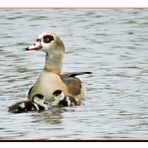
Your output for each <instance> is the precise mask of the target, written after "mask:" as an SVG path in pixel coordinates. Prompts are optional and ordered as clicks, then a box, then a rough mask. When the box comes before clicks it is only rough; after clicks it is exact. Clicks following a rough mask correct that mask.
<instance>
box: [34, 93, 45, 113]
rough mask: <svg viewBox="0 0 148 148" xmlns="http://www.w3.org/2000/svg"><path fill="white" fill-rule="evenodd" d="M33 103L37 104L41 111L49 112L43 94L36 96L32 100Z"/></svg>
mask: <svg viewBox="0 0 148 148" xmlns="http://www.w3.org/2000/svg"><path fill="white" fill-rule="evenodd" d="M32 102H33V103H34V104H36V105H37V106H38V108H39V111H40V110H47V109H48V107H47V104H46V102H45V97H44V96H43V95H42V94H36V95H34V96H33V98H32Z"/></svg>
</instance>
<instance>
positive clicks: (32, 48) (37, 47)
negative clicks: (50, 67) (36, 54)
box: [26, 41, 42, 50]
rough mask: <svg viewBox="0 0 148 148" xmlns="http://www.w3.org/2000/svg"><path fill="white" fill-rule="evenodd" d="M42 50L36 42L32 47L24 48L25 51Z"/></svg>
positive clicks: (39, 43)
mask: <svg viewBox="0 0 148 148" xmlns="http://www.w3.org/2000/svg"><path fill="white" fill-rule="evenodd" d="M41 48H42V46H41V42H40V41H36V42H35V43H34V44H33V45H31V46H29V47H27V48H26V50H40V49H41Z"/></svg>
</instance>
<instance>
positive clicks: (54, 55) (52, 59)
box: [45, 51, 64, 74]
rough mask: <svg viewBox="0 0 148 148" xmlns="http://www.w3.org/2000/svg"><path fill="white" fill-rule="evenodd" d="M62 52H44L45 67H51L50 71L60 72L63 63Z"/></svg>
mask: <svg viewBox="0 0 148 148" xmlns="http://www.w3.org/2000/svg"><path fill="white" fill-rule="evenodd" d="M63 57H64V53H63V52H62V51H50V52H49V53H48V52H46V59H45V68H49V69H51V71H52V72H54V73H57V74H60V73H61V69H62V64H63Z"/></svg>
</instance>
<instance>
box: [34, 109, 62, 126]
mask: <svg viewBox="0 0 148 148" xmlns="http://www.w3.org/2000/svg"><path fill="white" fill-rule="evenodd" d="M62 113H63V109H62V108H59V107H54V108H51V109H50V110H48V111H45V112H42V113H41V114H40V113H39V114H35V115H34V118H35V121H34V122H45V123H47V124H60V123H61V122H62V121H61V120H62Z"/></svg>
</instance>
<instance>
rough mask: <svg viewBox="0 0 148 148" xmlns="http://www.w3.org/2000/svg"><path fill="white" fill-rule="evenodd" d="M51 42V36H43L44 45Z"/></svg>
mask: <svg viewBox="0 0 148 148" xmlns="http://www.w3.org/2000/svg"><path fill="white" fill-rule="evenodd" d="M52 40H54V38H53V36H52V35H45V36H44V37H43V41H44V43H50V42H51V41H52Z"/></svg>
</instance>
